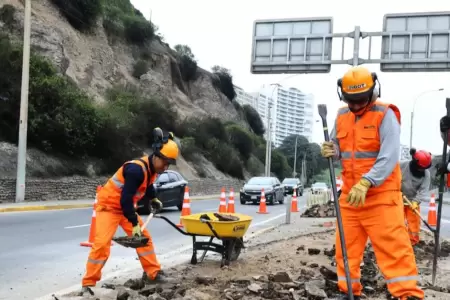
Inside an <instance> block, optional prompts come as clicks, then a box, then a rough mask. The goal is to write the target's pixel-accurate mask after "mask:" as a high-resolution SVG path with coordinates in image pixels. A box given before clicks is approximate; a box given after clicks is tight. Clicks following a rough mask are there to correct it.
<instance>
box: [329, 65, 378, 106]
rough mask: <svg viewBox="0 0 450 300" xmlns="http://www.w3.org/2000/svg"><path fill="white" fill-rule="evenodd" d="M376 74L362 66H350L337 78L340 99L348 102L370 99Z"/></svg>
mask: <svg viewBox="0 0 450 300" xmlns="http://www.w3.org/2000/svg"><path fill="white" fill-rule="evenodd" d="M377 79H378V78H377V74H376V73H371V72H370V71H369V70H368V69H366V68H364V67H360V66H358V67H352V68H351V69H350V70H348V71H347V72H346V73H345V74H344V76H343V77H342V78H340V79H339V80H338V88H340V90H341V94H339V91H338V94H339V96H340V98H341V100H345V101H349V102H360V101H361V102H362V101H365V100H367V99H369V100H371V99H372V96H373V92H374V89H375V82H376V81H377Z"/></svg>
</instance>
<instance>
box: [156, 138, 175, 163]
mask: <svg viewBox="0 0 450 300" xmlns="http://www.w3.org/2000/svg"><path fill="white" fill-rule="evenodd" d="M179 152H180V150H179V149H178V145H177V143H175V142H174V141H173V140H172V139H169V140H168V141H167V142H165V143H164V144H163V145H162V147H161V149H160V150H159V151H158V153H157V155H158V156H159V157H161V158H163V159H165V160H167V161H168V162H169V163H170V164H174V165H175V164H176V161H177V158H178V154H179Z"/></svg>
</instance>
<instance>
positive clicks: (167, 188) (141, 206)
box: [137, 170, 188, 215]
mask: <svg viewBox="0 0 450 300" xmlns="http://www.w3.org/2000/svg"><path fill="white" fill-rule="evenodd" d="M187 184H188V182H187V181H186V180H185V179H184V178H183V176H181V174H180V173H178V172H175V171H172V170H167V171H165V172H164V173H162V174H161V175H159V176H158V178H157V179H156V181H155V183H154V184H153V186H154V188H155V190H156V197H158V199H159V200H160V201H161V202H162V203H163V207H164V208H167V207H173V206H176V207H177V208H178V210H181V209H182V208H183V198H184V188H185V187H186V185H187ZM149 200H150V199H146V198H142V199H141V200H140V201H139V202H138V209H137V213H138V214H139V215H148V214H149V213H150V209H149V206H148V205H149Z"/></svg>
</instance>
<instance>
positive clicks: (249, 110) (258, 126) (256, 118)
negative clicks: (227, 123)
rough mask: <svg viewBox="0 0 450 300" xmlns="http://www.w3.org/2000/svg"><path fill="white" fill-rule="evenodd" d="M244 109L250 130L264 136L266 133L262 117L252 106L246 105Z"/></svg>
mask: <svg viewBox="0 0 450 300" xmlns="http://www.w3.org/2000/svg"><path fill="white" fill-rule="evenodd" d="M242 108H243V109H244V115H245V118H246V119H247V122H248V125H249V126H250V128H251V129H252V130H253V132H254V133H255V134H256V135H259V136H262V135H263V134H264V132H265V129H264V124H263V122H262V120H261V116H260V115H259V114H258V112H257V111H256V110H255V109H254V108H253V107H251V106H250V105H244V106H243V107H242Z"/></svg>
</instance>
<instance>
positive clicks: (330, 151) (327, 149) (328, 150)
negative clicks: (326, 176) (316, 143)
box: [320, 142, 336, 158]
mask: <svg viewBox="0 0 450 300" xmlns="http://www.w3.org/2000/svg"><path fill="white" fill-rule="evenodd" d="M320 153H321V154H322V156H323V157H325V158H329V157H333V156H335V155H336V149H335V148H334V144H333V142H323V144H322V147H321V148H320Z"/></svg>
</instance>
